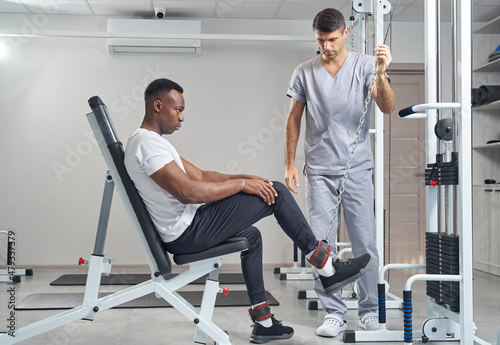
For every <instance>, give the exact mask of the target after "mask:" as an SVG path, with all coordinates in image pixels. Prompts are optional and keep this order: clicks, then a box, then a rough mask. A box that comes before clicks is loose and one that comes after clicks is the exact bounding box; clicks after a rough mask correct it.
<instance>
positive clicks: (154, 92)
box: [144, 78, 184, 102]
mask: <svg viewBox="0 0 500 345" xmlns="http://www.w3.org/2000/svg"><path fill="white" fill-rule="evenodd" d="M172 90H176V91H179V92H180V93H183V92H184V89H183V88H182V87H181V86H180V85H179V84H177V83H176V82H175V81H172V80H170V79H165V78H160V79H156V80H153V81H152V82H151V83H150V84H149V85H148V86H147V87H146V91H144V100H145V101H146V102H147V101H148V100H149V99H151V98H158V97H159V96H160V94H162V93H169V92H170V91H172Z"/></svg>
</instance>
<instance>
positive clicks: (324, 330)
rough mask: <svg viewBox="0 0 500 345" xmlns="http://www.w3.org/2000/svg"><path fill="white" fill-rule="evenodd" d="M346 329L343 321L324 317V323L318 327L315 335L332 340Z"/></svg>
mask: <svg viewBox="0 0 500 345" xmlns="http://www.w3.org/2000/svg"><path fill="white" fill-rule="evenodd" d="M346 329H347V323H345V321H341V320H339V319H337V318H334V317H330V316H328V315H326V316H325V321H324V322H323V324H322V325H321V326H319V327H318V329H317V330H316V334H317V335H319V336H321V337H328V338H332V337H336V336H337V335H338V334H339V333H340V332H343V331H345V330H346Z"/></svg>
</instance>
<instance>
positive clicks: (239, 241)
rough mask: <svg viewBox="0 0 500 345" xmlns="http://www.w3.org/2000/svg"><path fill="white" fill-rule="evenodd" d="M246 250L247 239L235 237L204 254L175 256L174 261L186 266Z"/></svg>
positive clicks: (203, 252) (205, 251)
mask: <svg viewBox="0 0 500 345" xmlns="http://www.w3.org/2000/svg"><path fill="white" fill-rule="evenodd" d="M246 249H248V241H247V239H246V238H244V237H235V238H230V239H229V240H227V241H224V242H222V243H221V244H219V245H217V246H215V247H212V248H209V249H207V250H204V251H202V252H197V253H191V254H177V255H174V261H175V263H176V264H177V265H185V264H188V263H191V262H195V261H200V260H205V259H210V258H214V257H217V256H222V255H226V254H231V253H236V252H241V251H243V250H246Z"/></svg>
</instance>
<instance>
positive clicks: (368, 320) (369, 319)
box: [359, 313, 379, 331]
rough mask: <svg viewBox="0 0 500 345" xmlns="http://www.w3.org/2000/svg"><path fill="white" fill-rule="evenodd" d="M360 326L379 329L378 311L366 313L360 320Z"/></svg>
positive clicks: (365, 328)
mask: <svg viewBox="0 0 500 345" xmlns="http://www.w3.org/2000/svg"><path fill="white" fill-rule="evenodd" d="M359 327H361V328H363V329H364V330H367V331H376V330H378V329H379V323H378V316H377V314H376V313H366V314H365V315H363V317H362V318H361V320H359Z"/></svg>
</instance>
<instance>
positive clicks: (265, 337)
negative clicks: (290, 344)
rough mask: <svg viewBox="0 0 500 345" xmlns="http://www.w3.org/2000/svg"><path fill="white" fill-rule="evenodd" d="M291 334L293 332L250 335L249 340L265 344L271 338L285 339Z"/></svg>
mask: <svg viewBox="0 0 500 345" xmlns="http://www.w3.org/2000/svg"><path fill="white" fill-rule="evenodd" d="M292 336H293V332H292V333H290V334H283V335H255V336H254V335H252V337H251V338H250V342H251V343H254V344H265V343H268V342H270V341H272V340H285V339H290V338H291V337H292Z"/></svg>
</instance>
